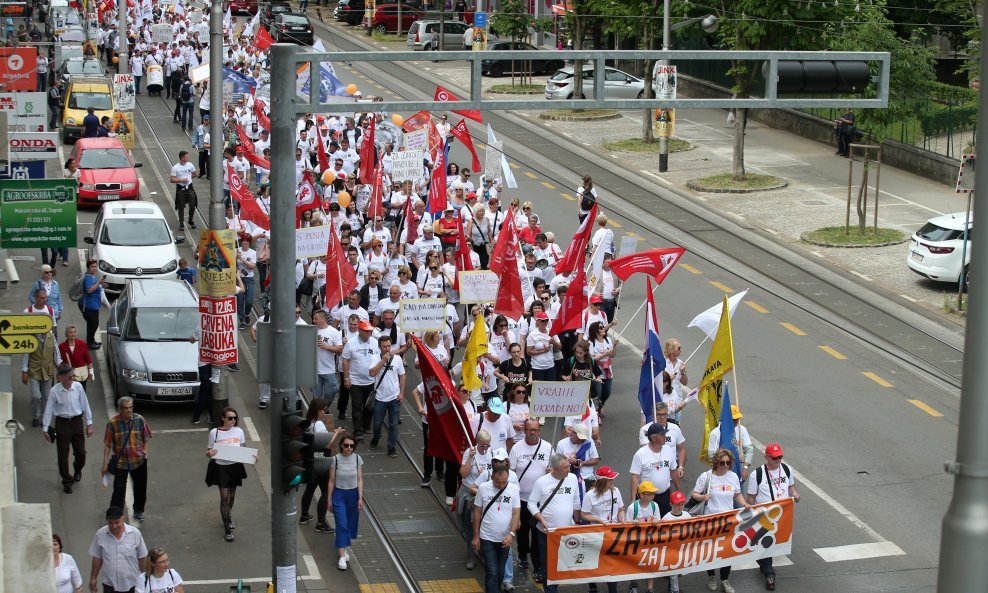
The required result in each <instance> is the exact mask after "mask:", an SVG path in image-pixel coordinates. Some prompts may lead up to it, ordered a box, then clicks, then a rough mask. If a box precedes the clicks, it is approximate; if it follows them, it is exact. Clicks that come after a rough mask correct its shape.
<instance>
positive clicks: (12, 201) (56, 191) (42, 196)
mask: <svg viewBox="0 0 988 593" xmlns="http://www.w3.org/2000/svg"><path fill="white" fill-rule="evenodd" d="M77 191H78V185H77V184H76V182H75V180H74V179H32V180H10V181H0V220H2V221H3V224H0V246H2V247H6V248H10V249H20V248H26V247H40V248H44V247H72V248H74V247H75V246H76V229H77V225H76V194H77Z"/></svg>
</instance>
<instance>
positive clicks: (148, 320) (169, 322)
mask: <svg viewBox="0 0 988 593" xmlns="http://www.w3.org/2000/svg"><path fill="white" fill-rule="evenodd" d="M198 324H199V308H198V307H140V308H138V309H135V310H133V311H131V314H130V316H129V317H128V319H127V327H126V328H125V329H124V331H123V332H122V334H123V339H124V340H128V341H137V342H177V341H187V340H188V339H189V336H191V335H193V334H194V333H195V330H196V326H197V325H198Z"/></svg>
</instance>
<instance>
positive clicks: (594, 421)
mask: <svg viewBox="0 0 988 593" xmlns="http://www.w3.org/2000/svg"><path fill="white" fill-rule="evenodd" d="M587 406H589V407H590V416H588V417H587V419H586V420H583V419H582V418H583V415H580V416H566V417H565V418H564V419H563V426H565V427H566V428H571V427H573V426H576V425H577V424H580V423H581V422H582V423H583V424H586V425H588V426H589V427H590V431H591V433H592V432H593V429H595V428H597V429H598V430H599V428H600V415H599V414H597V408H595V407H594V405H593V400H592V399H591V400H587Z"/></svg>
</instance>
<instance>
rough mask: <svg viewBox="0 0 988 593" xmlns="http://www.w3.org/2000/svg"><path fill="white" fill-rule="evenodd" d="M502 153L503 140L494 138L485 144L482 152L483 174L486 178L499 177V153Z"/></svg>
mask: <svg viewBox="0 0 988 593" xmlns="http://www.w3.org/2000/svg"><path fill="white" fill-rule="evenodd" d="M502 154H504V142H503V141H501V140H495V141H494V142H491V143H490V144H489V145H488V146H487V150H486V151H485V152H484V176H485V177H486V178H487V179H499V178H500V177H501V155H502Z"/></svg>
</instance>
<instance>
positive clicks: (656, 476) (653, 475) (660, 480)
mask: <svg viewBox="0 0 988 593" xmlns="http://www.w3.org/2000/svg"><path fill="white" fill-rule="evenodd" d="M677 467H679V463H678V461H677V460H676V450H675V449H670V448H669V447H665V446H663V447H662V448H661V449H659V452H658V453H656V452H654V451H652V449H651V448H650V447H649V446H648V445H645V446H644V447H642V448H641V449H638V451H636V452H635V456H634V457H632V458H631V470H630V471H631V473H633V474H636V475H637V476H638V477H639V478H640V480H639V481H640V482H644V481H646V480H647V481H649V482H651V483H652V484H654V485H655V487H656V488H657V489H658V491H659V492H665V491H666V490H668V489H669V484H670V482H671V481H672V475H671V471H672V470H674V469H676V468H677Z"/></svg>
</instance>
